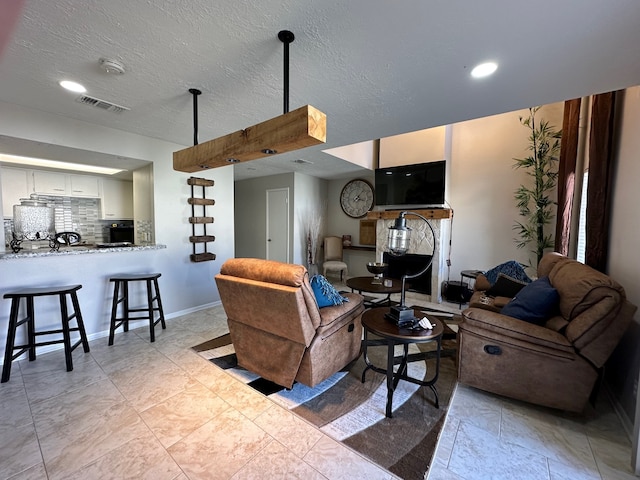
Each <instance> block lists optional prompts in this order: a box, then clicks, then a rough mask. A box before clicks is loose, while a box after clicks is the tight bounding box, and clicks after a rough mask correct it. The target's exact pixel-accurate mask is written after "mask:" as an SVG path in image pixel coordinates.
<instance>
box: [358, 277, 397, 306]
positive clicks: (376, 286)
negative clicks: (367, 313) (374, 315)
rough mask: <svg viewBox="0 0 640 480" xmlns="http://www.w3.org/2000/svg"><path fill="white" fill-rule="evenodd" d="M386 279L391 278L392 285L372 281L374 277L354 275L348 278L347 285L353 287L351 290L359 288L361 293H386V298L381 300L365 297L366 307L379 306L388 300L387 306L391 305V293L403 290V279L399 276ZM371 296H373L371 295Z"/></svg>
mask: <svg viewBox="0 0 640 480" xmlns="http://www.w3.org/2000/svg"><path fill="white" fill-rule="evenodd" d="M384 280H391V286H390V287H385V286H384V284H380V283H372V282H373V277H352V278H350V279H348V280H347V282H346V284H347V287H349V288H351V291H352V292H353V291H354V290H357V291H358V293H359V294H362V292H366V293H376V294H382V295H386V296H387V297H386V298H382V299H380V300H369V299H366V298H365V307H367V308H370V307H379V306H380V305H382V304H384V303H385V302H386V304H387V306H391V305H392V304H393V303H392V300H391V294H392V293H400V292H402V280H398V279H397V278H385V279H384ZM369 298H371V297H369Z"/></svg>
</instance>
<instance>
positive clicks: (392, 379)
mask: <svg viewBox="0 0 640 480" xmlns="http://www.w3.org/2000/svg"><path fill="white" fill-rule="evenodd" d="M387 313H389V309H388V308H372V309H370V310H366V311H365V312H364V313H363V314H362V326H363V327H364V340H363V341H362V355H363V358H364V363H365V364H366V365H367V366H366V368H365V369H364V371H363V372H362V383H364V381H365V374H366V373H367V370H373V371H374V372H378V373H384V374H385V375H386V376H387V406H386V413H385V415H386V416H387V417H388V418H391V417H392V412H391V410H392V408H393V392H394V391H395V389H396V387H397V385H398V382H399V381H400V380H405V381H407V382H411V383H415V384H416V385H422V386H424V387H429V388H430V389H431V390H432V391H433V394H434V395H435V406H436V408H440V404H439V402H438V391H437V390H436V386H435V383H436V381H437V380H438V374H439V372H440V350H441V348H442V333H443V331H444V326H443V324H442V322H441V321H440V320H438V319H437V318H434V317H432V316H430V315H427V318H428V319H429V321H430V322H431V324H435V327H434V328H433V330H423V329H418V330H411V329H406V328H398V326H397V325H396V324H395V323H394V322H393V321H391V320H388V319H387V318H385V314H387ZM415 315H416V316H418V317H422V316H424V315H423V314H421V312H420V310H415ZM370 334H374V335H376V336H378V337H380V339H370V338H369V335H370ZM428 342H436V350H435V352H433V351H431V352H420V353H413V354H411V355H409V345H410V344H412V343H428ZM378 345H387V368H386V369H384V368H380V367H377V366H375V365H373V364H372V363H371V362H370V361H369V357H368V356H367V347H370V346H378ZM396 345H403V346H404V349H403V353H402V355H401V356H399V357H396V356H394V347H395V346H396ZM434 357H435V360H436V366H435V369H434V372H433V376H432V377H431V378H430V379H429V380H419V379H417V378H412V377H409V376H408V375H407V364H408V363H409V362H415V361H419V360H425V361H426V360H427V359H429V358H434ZM397 364H399V367H398V370H397V372H394V371H393V366H394V365H397Z"/></svg>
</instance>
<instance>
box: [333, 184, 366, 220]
mask: <svg viewBox="0 0 640 480" xmlns="http://www.w3.org/2000/svg"><path fill="white" fill-rule="evenodd" d="M340 206H341V207H342V211H343V212H344V213H346V214H347V215H349V216H350V217H351V218H360V217H364V216H365V215H366V214H367V212H368V211H369V210H371V209H372V208H373V186H372V185H371V184H370V183H369V182H367V181H366V180H362V179H356V180H351V181H349V182H347V184H346V185H345V186H344V188H343V189H342V192H340Z"/></svg>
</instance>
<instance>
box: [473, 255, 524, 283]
mask: <svg viewBox="0 0 640 480" xmlns="http://www.w3.org/2000/svg"><path fill="white" fill-rule="evenodd" d="M501 273H504V274H505V275H507V276H509V277H511V278H513V279H515V280H520V281H521V282H525V283H531V279H530V278H529V276H528V275H527V273H526V272H525V271H524V268H522V265H520V264H519V263H518V262H516V261H515V260H509V261H508V262H504V263H501V264H500V265H498V266H497V267H493V268H492V269H491V270H487V271H486V272H485V274H484V276H485V277H487V280H489V283H490V284H491V285H493V284H494V283H496V281H498V275H499V274H501Z"/></svg>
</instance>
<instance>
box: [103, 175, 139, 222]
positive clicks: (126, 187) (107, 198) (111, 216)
mask: <svg viewBox="0 0 640 480" xmlns="http://www.w3.org/2000/svg"><path fill="white" fill-rule="evenodd" d="M101 200H102V218H103V219H104V220H129V219H132V218H133V183H132V182H127V181H122V180H112V179H109V178H103V179H102V196H101Z"/></svg>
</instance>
